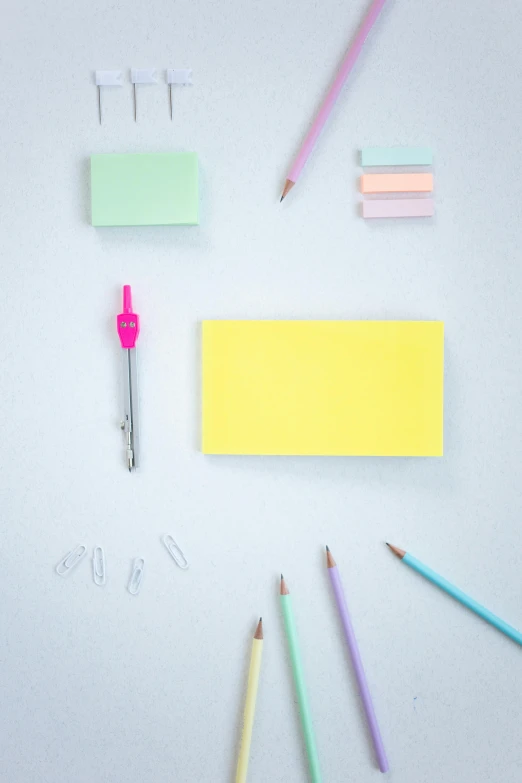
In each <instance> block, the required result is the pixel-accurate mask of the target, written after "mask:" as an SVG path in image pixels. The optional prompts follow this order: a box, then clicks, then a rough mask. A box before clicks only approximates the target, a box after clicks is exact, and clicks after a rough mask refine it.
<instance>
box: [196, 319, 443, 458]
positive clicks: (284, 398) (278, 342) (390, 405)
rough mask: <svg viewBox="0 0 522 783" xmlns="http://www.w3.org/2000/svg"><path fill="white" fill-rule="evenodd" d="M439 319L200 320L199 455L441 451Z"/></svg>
mask: <svg viewBox="0 0 522 783" xmlns="http://www.w3.org/2000/svg"><path fill="white" fill-rule="evenodd" d="M443 376H444V324H443V323H442V322H440V321H205V322H204V323H203V452H204V453H206V454H272V455H292V454H294V455H354V456H355V455H360V456H425V457H428V456H432V457H435V456H441V455H442V442H443Z"/></svg>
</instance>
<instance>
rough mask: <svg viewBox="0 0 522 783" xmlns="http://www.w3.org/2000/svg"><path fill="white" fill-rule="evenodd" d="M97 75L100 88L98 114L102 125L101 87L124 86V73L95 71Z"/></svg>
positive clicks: (97, 83) (97, 84)
mask: <svg viewBox="0 0 522 783" xmlns="http://www.w3.org/2000/svg"><path fill="white" fill-rule="evenodd" d="M95 77H96V86H97V88H98V114H99V117H100V125H101V124H102V102H101V88H102V87H122V86H123V74H122V72H121V71H95Z"/></svg>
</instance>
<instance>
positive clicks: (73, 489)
mask: <svg viewBox="0 0 522 783" xmlns="http://www.w3.org/2000/svg"><path fill="white" fill-rule="evenodd" d="M367 5H368V3H367V0H351V2H349V3H347V2H341V0H325V2H322V3H315V2H310V0H304V2H299V0H287V2H285V3H280V2H276V1H275V0H266V1H265V2H263V3H241V2H239V0H228V2H226V3H225V2H214V3H211V2H201V1H199V0H192V1H191V2H189V1H188V0H183V1H182V2H172V0H157V2H151V3H147V2H143V1H142V0H139V1H138V0H127V2H125V3H123V2H117V1H116V2H111V3H109V2H101V0H94V2H93V1H90V2H86V0H78V1H77V2H74V3H71V2H65V1H64V0H52V2H47V3H41V2H32V3H30V2H28V1H27V0H25V2H19V3H15V2H14V1H13V0H11V2H8V3H6V2H5V0H4V3H3V4H2V17H3V19H2V30H1V33H0V35H1V44H2V54H1V62H0V66H1V69H0V73H1V85H0V90H1V101H0V106H1V112H2V118H1V121H0V148H1V150H2V159H3V160H2V174H1V185H0V188H1V192H2V196H1V205H0V220H1V256H0V259H1V260H0V263H1V265H2V275H1V291H0V297H1V300H0V317H1V323H2V339H1V341H0V360H1V368H2V372H1V378H0V394H1V400H2V409H1V412H2V426H1V437H2V450H1V457H0V460H1V473H0V490H1V505H0V508H1V515H2V522H3V524H2V577H1V584H2V601H1V603H2V613H1V614H2V622H1V627H2V631H1V640H0V645H1V646H0V656H1V666H0V678H1V703H2V707H1V715H2V718H1V720H2V729H1V732H0V779H1V780H2V782H3V781H6V782H7V781H8V783H33V782H36V781H38V782H39V783H40V782H41V781H46V783H55V781H56V783H58V782H59V781H60V782H61V781H64V780H65V781H70V782H71V783H93V781H97V782H98V783H105V782H107V783H108V782H109V781H110V783H141V782H142V781H154V783H166V782H167V781H169V782H170V781H179V782H180V783H214V782H215V781H227V780H231V779H232V777H233V770H234V767H235V757H236V749H237V743H238V729H239V723H240V714H241V711H242V702H243V697H244V688H245V678H246V671H247V666H248V659H249V654H250V637H251V635H252V633H253V630H254V628H255V624H256V620H257V616H258V615H260V614H262V615H263V618H264V624H265V652H264V660H263V669H262V681H261V690H260V694H259V701H258V710H257V715H256V725H255V731H254V740H253V746H252V759H251V765H250V780H251V781H252V783H254V782H257V783H267V782H268V781H274V782H275V781H281V782H282V781H285V783H297V782H298V781H304V780H306V779H307V771H306V770H307V767H306V760H305V756H304V750H303V745H302V741H301V733H300V727H299V721H298V714H297V708H296V705H295V703H294V690H293V685H292V681H291V674H290V670H289V665H288V661H287V654H286V644H285V640H284V637H283V632H282V621H281V616H280V612H279V607H278V599H277V589H278V575H279V572H280V571H281V570H282V571H283V572H284V573H285V576H286V577H287V580H288V583H289V586H290V589H291V591H292V593H293V597H294V607H295V612H296V615H297V621H298V626H299V631H300V637H301V644H302V648H303V655H304V663H305V667H306V672H307V680H308V688H309V696H310V700H311V705H312V710H313V714H314V720H315V726H316V731H317V742H318V747H319V752H320V756H321V761H322V767H323V774H324V781H325V782H329V783H341V782H342V781H345V780H354V781H358V783H366V781H372V780H379V779H380V778H379V775H380V773H379V772H378V771H377V770H376V768H375V762H374V759H373V753H372V750H371V747H370V745H369V743H368V737H367V733H366V730H365V728H364V724H363V721H362V719H361V714H360V707H359V701H358V697H357V694H356V692H355V691H354V687H353V682H352V676H351V670H350V666H349V664H348V662H347V657H346V654H345V650H344V647H343V644H342V640H341V636H340V629H339V623H338V618H337V616H336V612H335V609H334V606H333V603H332V597H331V594H330V591H329V586H328V582H327V575H326V570H325V568H324V565H323V557H324V555H323V549H322V547H323V545H324V544H325V543H328V544H329V545H330V547H331V548H332V551H333V553H334V555H335V557H336V559H337V560H338V562H339V564H340V567H341V571H342V575H343V578H344V582H345V587H346V590H347V593H348V597H349V602H350V605H351V610H352V614H353V619H354V623H355V626H356V631H357V634H358V638H359V642H360V647H361V652H362V655H363V659H364V662H365V666H366V669H367V673H368V678H369V682H370V686H371V690H372V693H373V695H374V700H375V705H376V709H377V713H378V716H379V719H380V723H381V727H382V733H383V736H384V739H385V743H386V747H387V750H388V753H389V758H390V763H391V766H392V772H391V773H390V775H389V779H390V780H393V781H396V782H397V783H399V782H400V783H442V782H448V783H455V782H456V781H469V782H470V783H471V781H473V783H484V782H485V781H494V782H495V783H497V781H499V780H503V781H504V783H511V782H512V783H514V782H515V781H519V780H520V768H521V764H522V750H521V743H520V716H521V704H522V685H521V682H522V679H521V677H520V667H521V665H522V662H521V661H522V659H521V657H520V655H521V653H520V649H519V648H518V647H516V645H515V644H514V643H512V642H510V641H509V640H508V639H506V638H504V637H503V636H502V635H501V634H499V633H498V632H496V631H495V630H493V629H492V628H490V627H489V626H486V625H485V624H483V623H482V622H481V621H479V620H478V619H477V618H476V617H474V616H473V615H471V614H469V613H467V612H466V611H465V610H464V609H462V608H461V607H460V606H458V605H455V604H454V603H452V602H451V601H450V599H448V598H447V597H445V596H444V595H442V594H441V593H439V592H438V591H437V590H436V589H435V588H433V587H431V586H430V585H428V584H427V583H425V582H423V580H421V578H420V577H418V576H416V575H415V574H413V573H412V572H411V571H409V570H408V569H406V567H403V566H401V565H400V563H399V562H398V561H397V560H395V559H394V558H393V557H392V556H391V555H390V554H389V553H388V552H387V551H386V548H385V547H384V544H383V541H384V540H390V541H391V542H393V543H396V544H398V545H400V546H403V547H406V548H408V549H409V550H410V551H411V552H412V553H414V554H415V555H417V557H419V558H421V559H423V560H425V561H426V562H427V563H428V564H429V565H431V566H432V567H433V568H435V569H437V570H439V571H440V572H441V573H443V574H444V575H445V576H447V577H448V578H450V579H452V580H453V581H454V582H455V583H456V584H458V585H459V586H461V587H462V588H463V589H466V590H468V591H469V592H470V593H471V594H472V595H473V596H475V597H476V598H477V599H479V600H483V601H484V603H485V604H486V605H487V606H489V607H490V608H491V609H492V610H494V611H497V612H498V614H500V615H501V616H502V617H504V618H505V619H506V620H508V621H511V622H512V623H513V624H514V625H518V626H519V627H520V626H522V568H521V566H522V546H521V532H520V531H521V526H520V515H521V504H522V497H521V479H520V470H521V461H522V416H521V413H520V411H521V398H522V355H521V350H520V344H521V332H522V319H521V315H520V312H521V298H520V286H521V283H522V280H521V267H520V239H521V232H520V218H521V214H520V212H521V210H520V203H521V201H520V199H521V197H522V187H521V179H520V165H519V164H520V160H521V158H522V135H521V133H520V109H519V102H520V73H521V68H522V49H521V47H520V34H521V32H522V6H521V5H520V3H519V2H517V0H503V2H502V3H497V2H494V1H493V0H480V1H479V0H477V2H474V3H472V4H470V3H455V2H454V1H453V0H437V2H427V1H426V0H425V1H424V2H421V1H420V0H390V2H389V3H388V5H387V7H386V9H385V11H384V13H383V15H382V18H381V20H380V22H379V24H378V26H377V28H376V29H375V30H374V34H373V35H372V38H371V41H370V42H369V43H368V45H367V47H366V49H365V51H364V53H363V56H362V57H361V59H360V61H359V63H358V65H357V67H356V70H355V72H354V73H353V75H352V78H351V80H350V84H349V88H348V89H346V90H345V91H344V93H343V95H342V98H341V100H340V102H339V104H338V106H337V110H336V111H335V114H334V115H333V116H332V118H331V122H330V123H329V125H328V127H327V129H326V131H325V133H324V135H323V137H322V139H321V142H320V144H319V146H318V148H317V149H316V152H315V154H314V156H313V158H312V159H311V160H310V161H309V164H308V165H307V167H306V169H305V172H304V174H303V176H302V179H301V181H300V182H299V185H298V187H296V188H295V189H294V191H293V193H292V194H291V196H290V197H289V198H288V200H287V202H285V203H284V204H283V205H280V204H279V203H278V195H279V192H280V188H281V186H282V183H283V181H284V177H285V173H286V169H287V168H288V167H289V165H290V162H291V160H292V157H293V155H294V153H295V152H296V149H297V147H298V144H299V142H300V140H301V138H302V135H303V133H304V131H305V129H306V128H307V123H308V122H309V121H310V119H311V116H312V113H313V111H314V110H315V108H316V107H317V105H318V102H319V100H320V98H321V97H322V96H323V94H324V91H325V88H326V86H327V85H328V83H329V82H330V80H331V78H332V76H333V73H334V71H335V68H336V67H337V65H338V63H339V61H340V59H341V57H342V54H343V52H344V50H345V47H346V44H347V42H348V41H349V39H350V37H351V36H352V34H353V32H354V30H355V28H356V26H357V25H358V23H359V21H360V19H361V16H362V13H363V11H364V10H365V9H366V7H367ZM130 66H137V67H157V68H167V67H177V68H183V67H188V68H193V70H194V86H193V87H192V88H184V89H182V88H179V89H176V90H175V120H174V122H173V123H171V122H170V119H169V115H168V98H167V87H166V85H165V84H164V83H162V84H160V85H158V86H156V87H152V88H148V87H143V88H140V89H139V95H138V101H139V103H138V111H139V122H138V124H137V125H135V124H134V122H133V112H132V98H131V86H130V84H129V81H128V73H127V74H126V82H125V86H124V87H123V88H120V89H118V88H114V89H107V90H105V91H104V94H103V103H104V124H103V126H102V127H101V128H100V127H99V125H98V117H97V103H96V89H95V87H94V84H93V75H92V72H93V70H94V69H95V68H125V69H127V68H128V67H130ZM162 78H163V77H162ZM374 144H375V145H392V144H401V145H410V144H411V145H416V144H420V145H430V146H432V147H433V148H434V150H435V154H436V161H435V166H434V172H435V183H436V194H435V198H436V209H437V215H436V218H435V219H434V220H433V221H418V222H415V221H403V222H399V221H389V222H384V223H383V222H379V223H372V224H370V223H366V222H364V221H363V220H362V219H360V218H359V217H358V215H357V207H356V205H357V202H358V199H359V197H358V195H357V191H356V178H357V176H358V175H359V173H360V171H359V169H358V166H357V150H359V149H360V148H361V147H362V146H364V145H374ZM180 149H190V150H196V151H197V152H198V153H199V156H200V166H201V225H200V226H199V227H198V228H188V227H187V228H143V229H135V228H133V229H130V228H129V229H126V228H124V229H108V230H95V229H93V228H92V227H91V226H90V225H89V219H90V215H89V178H88V157H89V155H90V154H91V153H94V152H145V151H169V150H180ZM127 282H128V283H131V284H132V286H133V292H134V301H135V307H136V310H137V311H138V312H139V313H140V314H141V318H142V335H141V337H140V361H141V412H142V446H143V468H142V470H141V472H140V473H139V475H132V476H129V475H128V474H127V472H126V470H125V468H124V464H123V441H122V438H121V433H120V432H119V430H118V426H117V425H118V421H119V417H120V415H121V406H120V387H119V382H120V372H119V370H120V350H119V347H118V340H117V336H116V334H115V329H114V315H115V314H116V313H117V312H118V311H119V308H120V304H121V300H120V296H121V285H122V284H123V283H127ZM204 318H375V319H379V318H399V319H402V318H405V319H408V318H419V319H423V318H425V319H441V320H444V321H445V324H446V373H445V375H446V379H445V384H446V385H445V456H444V458H443V459H439V460H437V459H424V460H423V459H319V458H317V459H315V458H313V459H298V458H296V459H287V458H282V459H261V458H259V459H258V458H248V459H241V458H207V457H204V456H203V455H202V454H201V453H200V451H199V439H200V427H199V411H200V377H199V367H200V353H199V328H200V327H199V324H200V322H201V320H202V319H204ZM167 531H170V532H172V533H174V535H175V536H176V537H177V538H178V540H179V541H180V542H181V543H182V545H183V547H184V549H185V551H186V553H187V555H188V557H189V559H190V561H191V568H190V569H189V570H188V571H187V572H183V571H180V570H179V569H177V568H176V566H175V565H174V564H173V562H172V561H171V560H170V559H169V557H168V555H167V554H166V552H165V551H164V550H163V549H162V546H161V544H160V541H159V537H160V534H162V533H164V532H167ZM79 542H82V543H84V544H86V545H88V547H89V550H91V547H92V546H93V545H95V544H102V545H103V546H104V547H105V549H106V552H107V558H108V569H109V582H108V584H107V586H106V588H105V589H99V588H97V587H95V586H94V585H93V583H92V579H91V572H90V557H89V560H87V559H86V560H85V561H84V562H83V563H82V564H81V566H80V567H79V569H78V570H77V571H76V572H75V573H74V574H73V575H71V577H70V579H69V580H62V579H60V578H59V577H57V576H56V574H55V573H54V571H53V567H54V565H55V564H56V562H57V561H58V560H59V559H60V557H61V556H62V555H63V554H65V552H66V551H67V550H68V549H69V548H71V547H73V546H74V545H75V544H76V543H79ZM135 556H142V557H144V558H145V560H146V568H147V573H146V577H145V579H146V581H145V583H144V587H143V590H142V593H141V595H140V596H139V597H138V598H133V597H131V596H130V595H129V594H128V593H127V592H126V589H125V586H126V583H127V579H128V576H129V571H130V563H131V559H132V558H133V557H135Z"/></svg>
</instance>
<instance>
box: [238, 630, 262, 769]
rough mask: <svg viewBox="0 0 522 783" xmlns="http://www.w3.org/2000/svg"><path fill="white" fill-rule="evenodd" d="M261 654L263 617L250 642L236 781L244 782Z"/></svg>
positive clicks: (248, 757)
mask: <svg viewBox="0 0 522 783" xmlns="http://www.w3.org/2000/svg"><path fill="white" fill-rule="evenodd" d="M262 655H263V618H262V617H260V618H259V623H258V624H257V628H256V632H255V634H254V639H253V642H252V655H251V657H250V669H249V672H248V685H247V692H246V699H245V711H244V713H243V732H242V735H241V748H240V750H239V757H238V761H237V771H236V783H245V782H246V779H247V772H248V762H249V760H250V745H251V742H252V730H253V728H254V715H255V711H256V699H257V689H258V686H259V673H260V671H261V658H262Z"/></svg>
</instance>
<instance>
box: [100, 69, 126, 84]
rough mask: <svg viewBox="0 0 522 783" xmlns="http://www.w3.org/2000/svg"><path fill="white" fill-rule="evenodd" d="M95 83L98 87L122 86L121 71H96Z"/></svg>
mask: <svg viewBox="0 0 522 783" xmlns="http://www.w3.org/2000/svg"><path fill="white" fill-rule="evenodd" d="M95 74H96V84H97V85H98V87H122V86H123V73H122V71H96V72H95Z"/></svg>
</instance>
